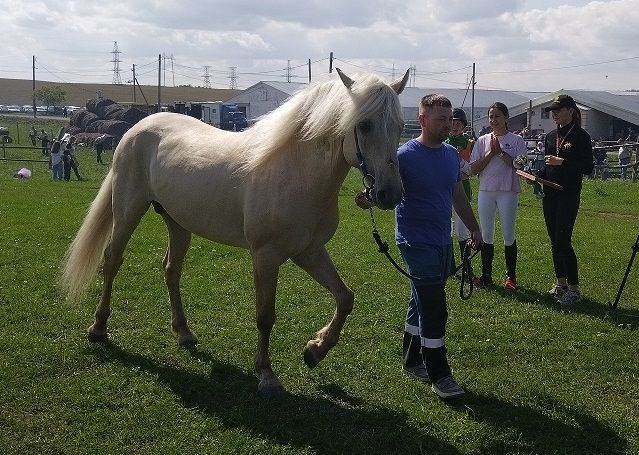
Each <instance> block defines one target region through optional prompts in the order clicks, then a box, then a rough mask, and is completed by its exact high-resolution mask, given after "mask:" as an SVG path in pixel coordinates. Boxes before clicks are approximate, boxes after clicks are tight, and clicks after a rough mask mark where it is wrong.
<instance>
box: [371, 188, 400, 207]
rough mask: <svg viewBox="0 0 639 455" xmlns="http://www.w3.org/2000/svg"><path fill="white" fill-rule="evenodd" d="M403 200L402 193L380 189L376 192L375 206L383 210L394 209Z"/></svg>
mask: <svg viewBox="0 0 639 455" xmlns="http://www.w3.org/2000/svg"><path fill="white" fill-rule="evenodd" d="M401 199H402V192H401V191H393V190H392V189H384V188H380V189H379V190H376V191H375V205H377V207H379V208H380V209H382V210H392V209H394V208H395V207H396V206H397V204H399V201H400V200H401Z"/></svg>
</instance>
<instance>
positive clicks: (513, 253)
mask: <svg viewBox="0 0 639 455" xmlns="http://www.w3.org/2000/svg"><path fill="white" fill-rule="evenodd" d="M504 252H505V254H506V276H507V277H508V278H512V279H513V280H515V279H516V275H515V274H516V269H517V241H516V240H515V241H514V242H513V244H512V245H509V246H507V247H505V248H504Z"/></svg>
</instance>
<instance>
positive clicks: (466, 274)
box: [368, 207, 479, 300]
mask: <svg viewBox="0 0 639 455" xmlns="http://www.w3.org/2000/svg"><path fill="white" fill-rule="evenodd" d="M368 211H369V213H370V217H371V224H372V226H373V232H372V234H373V238H374V239H375V243H377V251H379V252H380V253H382V254H383V255H384V256H386V258H387V259H388V261H389V262H390V263H391V264H392V265H393V267H395V268H396V269H397V270H398V271H399V272H400V273H401V274H402V275H404V276H405V277H406V278H408V279H410V280H414V281H424V280H423V278H420V277H417V276H413V275H411V274H410V273H408V272H407V271H406V270H404V269H403V268H402V267H401V266H400V265H399V264H398V263H397V262H396V261H395V260H394V259H393V257H392V256H391V255H390V253H389V252H388V249H389V248H388V243H386V242H384V241H383V240H382V238H381V236H380V235H379V231H378V230H377V223H375V216H374V215H373V208H372V207H369V208H368ZM477 253H479V250H477V251H475V252H473V253H472V254H471V247H470V245H468V243H466V246H465V247H464V252H463V254H462V263H461V264H460V265H459V266H457V267H456V268H455V269H454V270H453V271H451V272H450V275H448V276H451V275H454V274H455V273H457V272H459V271H460V270H461V279H460V280H459V281H460V283H459V297H460V298H461V299H462V300H468V299H469V298H470V296H471V295H473V289H474V286H473V269H472V267H471V266H470V264H471V260H472V259H473V258H474V257H475V255H476V254H477ZM466 283H468V293H466V292H465V288H466V286H465V284H466Z"/></svg>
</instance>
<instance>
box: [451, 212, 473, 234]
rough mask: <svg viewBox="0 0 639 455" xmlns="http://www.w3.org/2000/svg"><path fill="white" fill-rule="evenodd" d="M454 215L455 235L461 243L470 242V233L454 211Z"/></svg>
mask: <svg viewBox="0 0 639 455" xmlns="http://www.w3.org/2000/svg"><path fill="white" fill-rule="evenodd" d="M453 215H454V220H455V221H454V223H453V224H454V225H455V235H456V236H457V240H459V241H460V242H462V241H464V240H468V239H469V238H470V231H469V230H468V228H467V227H466V225H465V224H464V222H463V221H462V220H461V218H460V217H459V215H457V212H455V211H454V210H453Z"/></svg>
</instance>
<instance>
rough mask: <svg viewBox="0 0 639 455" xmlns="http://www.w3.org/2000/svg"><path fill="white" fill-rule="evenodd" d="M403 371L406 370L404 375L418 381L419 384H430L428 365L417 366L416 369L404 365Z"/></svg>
mask: <svg viewBox="0 0 639 455" xmlns="http://www.w3.org/2000/svg"><path fill="white" fill-rule="evenodd" d="M402 369H403V370H404V373H406V374H407V375H408V376H410V377H411V378H413V379H416V380H418V381H419V382H427V383H429V384H430V378H429V377H428V371H426V365H424V364H423V363H420V364H419V365H415V366H414V367H407V366H406V365H404V366H403V367H402Z"/></svg>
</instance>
